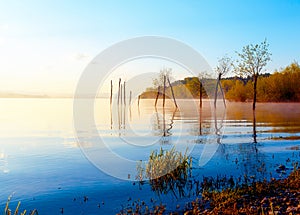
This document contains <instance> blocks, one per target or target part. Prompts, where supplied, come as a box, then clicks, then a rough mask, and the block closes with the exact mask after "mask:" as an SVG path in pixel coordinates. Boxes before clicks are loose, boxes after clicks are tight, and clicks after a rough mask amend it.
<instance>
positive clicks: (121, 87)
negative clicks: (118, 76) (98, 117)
mask: <svg viewBox="0 0 300 215" xmlns="http://www.w3.org/2000/svg"><path fill="white" fill-rule="evenodd" d="M122 89H123V85H122V84H121V85H120V98H121V106H122V105H123V90H122Z"/></svg>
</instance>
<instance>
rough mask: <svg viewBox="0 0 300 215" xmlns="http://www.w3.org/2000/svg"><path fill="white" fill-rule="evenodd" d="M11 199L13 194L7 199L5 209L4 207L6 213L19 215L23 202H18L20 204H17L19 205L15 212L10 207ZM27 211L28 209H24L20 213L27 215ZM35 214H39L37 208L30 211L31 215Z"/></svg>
mask: <svg viewBox="0 0 300 215" xmlns="http://www.w3.org/2000/svg"><path fill="white" fill-rule="evenodd" d="M10 199H11V196H9V197H8V199H7V201H6V206H5V209H4V215H19V208H20V205H21V202H18V205H17V207H16V209H15V211H14V213H13V212H12V210H11V209H10V208H9V203H10ZM26 212H27V211H26V210H24V211H23V212H20V215H25V214H26ZM35 214H36V215H38V212H37V210H36V209H34V210H33V211H31V212H29V215H35Z"/></svg>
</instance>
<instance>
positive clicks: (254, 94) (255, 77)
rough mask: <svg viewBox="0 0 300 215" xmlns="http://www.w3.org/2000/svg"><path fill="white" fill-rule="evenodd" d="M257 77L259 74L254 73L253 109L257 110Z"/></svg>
mask: <svg viewBox="0 0 300 215" xmlns="http://www.w3.org/2000/svg"><path fill="white" fill-rule="evenodd" d="M257 78H258V74H254V75H253V79H254V80H253V81H254V83H253V106H252V109H253V110H255V104H256V94H257V89H256V88H257Z"/></svg>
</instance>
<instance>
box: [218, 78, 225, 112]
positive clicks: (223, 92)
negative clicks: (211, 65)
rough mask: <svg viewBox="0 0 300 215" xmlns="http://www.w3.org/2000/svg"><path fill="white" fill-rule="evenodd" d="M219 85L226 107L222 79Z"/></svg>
mask: <svg viewBox="0 0 300 215" xmlns="http://www.w3.org/2000/svg"><path fill="white" fill-rule="evenodd" d="M219 87H220V90H221V93H222V98H223V103H224V107H225V108H226V101H225V96H224V91H223V88H222V85H221V82H220V81H219Z"/></svg>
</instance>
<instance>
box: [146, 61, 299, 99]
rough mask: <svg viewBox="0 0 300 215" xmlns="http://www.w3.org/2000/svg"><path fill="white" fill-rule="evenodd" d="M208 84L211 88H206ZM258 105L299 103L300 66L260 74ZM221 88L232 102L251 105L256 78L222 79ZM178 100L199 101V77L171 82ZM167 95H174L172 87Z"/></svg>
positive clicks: (148, 93) (149, 94)
mask: <svg viewBox="0 0 300 215" xmlns="http://www.w3.org/2000/svg"><path fill="white" fill-rule="evenodd" d="M204 81H205V82H206V86H209V83H211V87H212V88H214V86H215V80H212V79H202V82H204ZM207 83H208V84H207ZM257 83H258V84H257V101H258V102H300V66H299V64H298V63H296V62H294V63H292V64H291V65H289V66H287V67H286V68H284V69H282V70H281V71H276V72H275V73H274V74H270V73H265V74H260V75H259V76H258V78H257ZM221 85H222V88H223V90H224V93H225V98H226V99H227V100H229V101H240V102H248V101H249V102H250V101H252V100H253V77H252V76H248V77H240V76H236V77H230V78H222V79H221ZM172 86H173V90H174V95H175V97H176V98H198V97H199V94H200V81H199V78H198V77H186V78H184V79H183V80H176V81H174V82H172ZM201 90H202V93H203V98H208V95H207V93H206V91H205V89H204V88H203V87H202V88H201ZM156 92H157V88H156V87H155V88H147V90H146V91H145V92H144V93H142V95H141V98H155V96H156ZM166 95H167V96H168V95H171V91H170V87H167V89H166Z"/></svg>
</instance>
